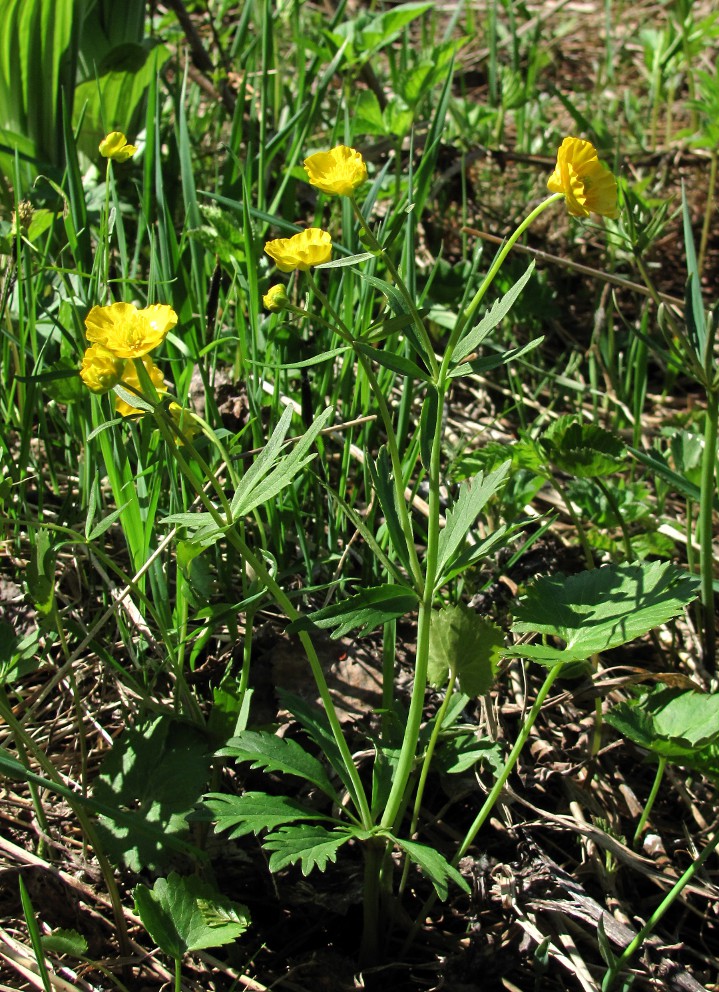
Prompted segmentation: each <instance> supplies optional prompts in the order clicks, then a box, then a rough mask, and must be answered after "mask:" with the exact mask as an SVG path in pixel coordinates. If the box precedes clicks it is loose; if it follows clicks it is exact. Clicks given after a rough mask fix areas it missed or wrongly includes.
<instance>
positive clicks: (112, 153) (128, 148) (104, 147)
mask: <svg viewBox="0 0 719 992" xmlns="http://www.w3.org/2000/svg"><path fill="white" fill-rule="evenodd" d="M136 151H137V145H130V144H128V141H127V138H126V137H125V135H124V134H123V133H122V131H110V133H109V134H107V135H105V137H104V138H103V139H102V141H101V142H100V154H101V155H102V157H103V158H110V159H112V161H113V162H127V160H128V158H132V156H133V155H134V154H135V152H136Z"/></svg>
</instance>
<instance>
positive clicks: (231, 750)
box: [217, 730, 338, 802]
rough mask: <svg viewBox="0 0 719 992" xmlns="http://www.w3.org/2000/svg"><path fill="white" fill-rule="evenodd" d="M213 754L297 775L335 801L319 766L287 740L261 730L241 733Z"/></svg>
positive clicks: (327, 780)
mask: <svg viewBox="0 0 719 992" xmlns="http://www.w3.org/2000/svg"><path fill="white" fill-rule="evenodd" d="M217 753H218V754H219V755H221V756H223V757H229V758H235V759H236V760H237V761H251V762H252V767H253V768H268V769H270V770H271V771H275V772H283V773H284V774H285V775H297V776H298V777H299V778H303V779H306V781H308V782H312V784H313V785H316V786H317V788H318V789H320V790H321V791H322V792H324V793H325V795H327V796H329V797H330V799H332V800H334V801H335V802H336V801H338V800H337V793H336V792H335V790H334V788H333V786H332V783H331V782H330V780H329V778H328V777H327V773H326V772H325V770H324V768H323V766H322V765H321V764H320V762H319V761H318V760H317V758H314V757H313V756H312V755H311V754H308V753H307V751H305V750H304V748H302V747H300V745H299V744H298V743H297V741H293V740H292V739H291V738H287V737H278V736H277V735H276V734H271V733H269V732H268V731H265V730H260V731H257V730H244V731H243V732H242V733H241V734H238V735H237V737H232V738H231V739H230V740H229V741H228V742H227V744H226V745H225V747H223V748H221V749H220V750H219V751H218V752H217Z"/></svg>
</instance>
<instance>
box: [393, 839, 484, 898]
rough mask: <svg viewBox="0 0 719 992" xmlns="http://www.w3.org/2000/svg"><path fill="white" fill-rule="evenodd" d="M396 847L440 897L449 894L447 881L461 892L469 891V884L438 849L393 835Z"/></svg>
mask: <svg viewBox="0 0 719 992" xmlns="http://www.w3.org/2000/svg"><path fill="white" fill-rule="evenodd" d="M392 840H393V841H394V842H395V844H396V845H397V847H399V849H400V850H401V851H404V852H405V854H406V855H407V856H408V857H409V859H410V861H413V862H414V863H415V864H416V865H418V866H419V868H420V869H421V871H422V874H423V875H425V876H426V877H427V878H428V879H429V880H430V882H431V883H432V885H433V886H434V890H435V892H436V893H437V895H438V896H439V898H440V899H446V898H447V896H448V895H449V883H450V882H454V884H455V885H457V886H459V888H460V889H461V890H462V892H469V891H470V887H469V884H468V883H467V882H466V881H465V880H464V879H463V878H462V876H461V875H460V873H459V872H458V871H457V869H456V868H455V867H454V866H453V865H451V864H449V862H448V861H447V859H446V858H443V857H442V855H441V854H440V853H439V851H436V850H435V849H434V848H432V847H428V846H427V845H426V844H418V843H417V842H416V841H413V840H404V839H401V838H398V837H393V838H392Z"/></svg>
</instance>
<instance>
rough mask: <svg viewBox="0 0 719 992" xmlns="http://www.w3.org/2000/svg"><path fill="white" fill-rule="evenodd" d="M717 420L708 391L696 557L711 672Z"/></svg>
mask: <svg viewBox="0 0 719 992" xmlns="http://www.w3.org/2000/svg"><path fill="white" fill-rule="evenodd" d="M718 421H719V394H718V393H716V392H715V391H713V390H710V391H709V392H708V393H707V412H706V423H705V427H704V452H703V454H702V466H701V472H702V474H701V486H700V494H701V495H700V498H699V519H698V521H697V523H698V527H699V544H700V551H699V558H700V567H701V599H702V607H703V609H704V664H705V665H706V666H707V668H708V669H709V670H710V671H712V672H713V671H714V669H715V667H716V629H715V623H716V620H715V615H714V548H713V544H712V538H713V536H714V535H713V511H714V495H715V492H716V483H715V476H716V459H717V422H718Z"/></svg>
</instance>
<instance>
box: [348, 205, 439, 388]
mask: <svg viewBox="0 0 719 992" xmlns="http://www.w3.org/2000/svg"><path fill="white" fill-rule="evenodd" d="M350 199H351V201H352V209H353V210H354V212H355V215H356V217H357V219H358V220H359V222H360V224H361V225H362V228H363V230H364V233H365V236H364V241H365V243H366V244H367V245H368V246H369V248H370V250H371V251H374V252H377V254H379V255H381V256H382V258H383V259H384V262H385V265H386V266H387V268H388V269H389V272H390V275H391V276H392V278H393V279H394V283H395V285H396V287H397V289H398V290H399V292H400V293H401V295H402V299H403V300H404V302H405V303H406V304H407V309H408V312H409V313H410V315H411V317H412V323H413V324H414V327H415V330H416V331H417V333H418V334H419V336H420V338H421V340H422V344H423V345H424V349H425V352H426V358H427V367H428V369H429V370H430V372H431V373H432V375H433V376H436V375H437V372H438V370H439V367H438V365H437V359H436V358H435V354H434V345H433V344H432V339H431V338H430V336H429V333H428V331H427V328H426V327H425V325H424V321H423V320H422V317H421V316H420V313H419V310H418V309H417V306H416V304H415V302H414V299H413V298H412V294H411V293H410V292H409V290H408V289H407V286H406V285H405V282H404V279H403V278H402V276H401V275H400V274H399V270H398V268H397V266H396V265H395V264H394V262H393V261H392V258H391V257H390V254H389V252H386V251H385V250H384V248H383V247H382V245H381V244H380V243H379V241H378V240H377V238H376V237H375V235H374V233H373V231H372V230H371V229H370V226H369V224H368V223H367V221H366V220H365V218H364V216H363V214H362V211H361V210H360V208H359V205H358V203H357V201H356V200H355V198H354V197H353V196H352V197H350Z"/></svg>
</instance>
